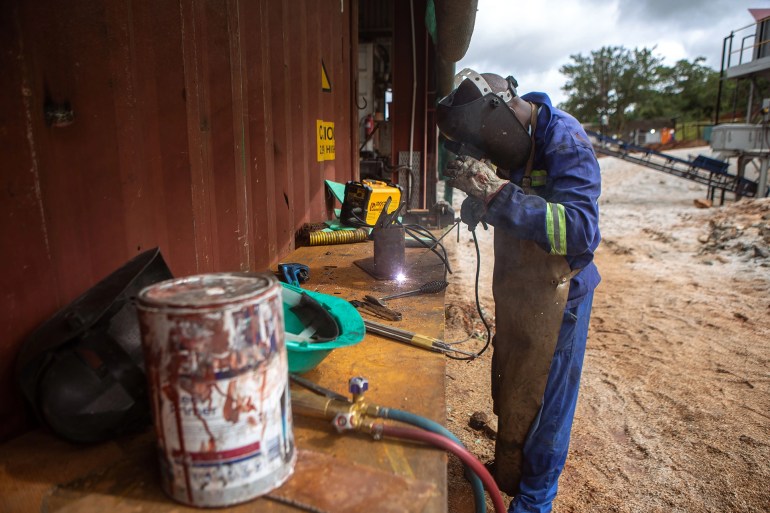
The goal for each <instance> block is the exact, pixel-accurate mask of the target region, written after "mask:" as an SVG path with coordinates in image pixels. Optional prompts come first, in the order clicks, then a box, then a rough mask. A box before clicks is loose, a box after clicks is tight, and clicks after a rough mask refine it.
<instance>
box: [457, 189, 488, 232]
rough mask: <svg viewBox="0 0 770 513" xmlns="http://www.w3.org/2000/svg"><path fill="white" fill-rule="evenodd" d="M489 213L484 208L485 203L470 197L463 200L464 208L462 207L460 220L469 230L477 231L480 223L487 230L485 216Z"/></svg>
mask: <svg viewBox="0 0 770 513" xmlns="http://www.w3.org/2000/svg"><path fill="white" fill-rule="evenodd" d="M486 213H487V209H486V208H485V207H484V202H483V201H481V200H480V199H478V198H474V197H473V196H468V197H467V198H465V199H464V200H463V204H462V206H460V220H461V221H462V222H463V223H465V224H467V225H468V230H469V231H473V230H475V229H476V225H478V224H479V223H481V224H482V226H484V229H485V230H486V229H487V223H486V222H485V221H484V215H485V214H486Z"/></svg>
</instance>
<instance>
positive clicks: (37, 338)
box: [16, 248, 172, 442]
mask: <svg viewBox="0 0 770 513" xmlns="http://www.w3.org/2000/svg"><path fill="white" fill-rule="evenodd" d="M170 278H172V276H171V272H170V271H169V269H168V267H167V266H166V263H165V262H164V260H163V257H162V256H161V254H160V251H159V250H158V249H157V248H155V249H152V250H148V251H145V252H143V253H141V254H140V255H138V256H136V257H134V258H133V259H132V260H130V261H129V262H127V263H126V264H124V265H123V266H122V267H120V268H119V269H117V270H116V271H114V272H113V273H112V274H110V275H109V276H107V277H106V278H104V279H103V280H102V281H100V282H99V283H97V284H96V285H95V286H94V287H92V288H91V289H90V290H88V291H86V292H85V293H84V294H83V295H81V296H80V297H78V298H77V299H75V301H73V302H72V303H71V304H70V305H68V306H66V307H65V308H63V309H61V310H60V311H58V312H57V313H56V314H55V315H54V316H53V317H51V318H50V319H48V320H47V321H45V322H44V323H43V324H41V325H40V326H39V327H38V328H37V329H36V330H35V331H34V332H33V333H32V334H31V335H30V336H29V337H28V338H27V339H26V340H25V341H24V343H23V345H22V348H21V351H20V353H19V356H18V359H17V364H16V378H17V382H18V384H19V385H20V388H21V390H22V393H23V394H24V396H25V397H26V399H27V401H28V402H29V404H30V405H31V406H32V409H33V410H34V412H35V414H36V415H37V417H38V419H39V420H40V421H41V422H42V423H44V424H46V425H47V426H48V427H50V428H51V429H52V430H53V431H54V432H55V433H57V434H58V435H60V436H62V437H63V438H66V439H68V440H70V441H74V442H96V441H101V440H106V439H109V438H112V437H114V436H116V435H119V434H121V433H125V432H129V431H133V430H136V429H139V428H142V427H145V426H148V425H149V424H150V423H151V413H150V412H151V409H150V406H149V401H148V398H147V380H146V377H145V372H144V356H143V353H142V345H141V334H140V332H139V321H138V318H137V314H136V308H135V306H134V302H133V300H134V297H135V296H136V295H137V294H138V293H139V291H140V290H141V289H142V288H144V287H146V286H148V285H151V284H153V283H157V282H159V281H163V280H167V279H170Z"/></svg>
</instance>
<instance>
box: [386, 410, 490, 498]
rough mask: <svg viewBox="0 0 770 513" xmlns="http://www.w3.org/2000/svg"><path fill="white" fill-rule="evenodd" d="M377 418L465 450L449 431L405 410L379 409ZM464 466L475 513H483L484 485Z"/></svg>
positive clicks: (471, 470) (467, 466)
mask: <svg viewBox="0 0 770 513" xmlns="http://www.w3.org/2000/svg"><path fill="white" fill-rule="evenodd" d="M377 416H378V417H380V418H383V419H390V420H397V421H398V422H403V423H405V424H410V425H412V426H415V427H418V428H422V429H425V430H427V431H430V432H431V433H436V434H437V435H441V436H443V437H445V438H449V439H450V440H452V441H453V442H454V443H456V444H457V445H459V446H460V447H462V448H465V446H464V445H463V443H462V442H461V441H460V439H459V438H457V437H456V436H455V435H454V434H453V433H452V432H451V431H449V430H448V429H447V428H445V427H444V426H442V425H441V424H439V423H438V422H434V421H432V420H430V419H428V418H426V417H422V416H420V415H417V414H415V413H412V412H408V411H405V410H398V409H396V408H385V407H382V408H379V409H378V410H377ZM464 465H465V468H466V469H468V470H469V471H470V472H468V473H467V474H466V475H467V477H468V481H469V482H470V484H471V489H472V490H473V498H474V501H475V504H476V513H485V512H486V511H487V501H486V500H485V499H484V485H483V483H482V482H481V478H479V476H478V475H477V474H476V473H475V472H473V468H472V467H470V466H469V465H467V464H464Z"/></svg>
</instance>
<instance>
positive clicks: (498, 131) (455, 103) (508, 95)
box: [436, 68, 532, 171]
mask: <svg viewBox="0 0 770 513" xmlns="http://www.w3.org/2000/svg"><path fill="white" fill-rule="evenodd" d="M485 77H486V78H485ZM493 77H494V78H495V79H496V80H494V82H495V83H496V84H497V83H501V82H502V81H505V83H506V87H504V88H501V87H495V86H493V85H490V84H489V82H488V81H487V78H489V79H490V80H492V79H493ZM516 85H517V84H516V80H515V79H514V78H513V77H508V78H507V79H503V78H502V77H499V76H497V75H492V74H490V73H484V74H483V75H480V74H478V73H476V72H475V71H473V70H471V69H467V68H466V69H464V70H463V71H461V72H460V73H458V74H457V76H456V77H455V89H454V90H453V91H452V92H451V93H449V95H448V96H446V97H445V98H443V99H442V100H441V101H440V102H439V104H438V107H437V109H436V122H437V125H438V128H439V130H440V131H441V133H442V134H443V135H444V136H445V137H446V138H447V139H449V140H450V141H453V142H454V143H456V144H457V145H465V146H470V147H472V148H473V149H474V150H477V151H475V152H474V151H470V152H468V154H469V155H470V156H472V157H475V158H477V159H480V158H485V159H488V160H490V161H491V162H492V163H493V164H494V165H496V166H497V167H499V168H501V169H505V170H509V171H510V170H514V169H518V168H520V167H522V166H523V165H524V164H526V162H527V159H528V158H529V153H530V148H531V146H532V140H531V137H530V135H529V133H527V130H526V129H525V128H524V126H523V125H522V124H521V122H520V121H519V120H518V118H517V117H516V115H515V114H514V113H513V110H511V108H509V107H508V105H507V103H508V102H509V101H510V100H511V99H512V98H513V97H515V96H516ZM455 147H457V146H455ZM455 153H457V152H455ZM473 153H476V154H473Z"/></svg>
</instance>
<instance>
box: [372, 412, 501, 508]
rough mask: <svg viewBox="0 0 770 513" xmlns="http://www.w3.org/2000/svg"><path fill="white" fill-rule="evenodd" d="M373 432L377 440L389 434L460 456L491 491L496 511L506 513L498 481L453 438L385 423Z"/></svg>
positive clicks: (376, 426) (376, 427)
mask: <svg viewBox="0 0 770 513" xmlns="http://www.w3.org/2000/svg"><path fill="white" fill-rule="evenodd" d="M372 433H373V435H374V438H375V440H377V439H379V438H380V437H382V436H389V437H393V438H400V439H404V440H415V441H418V442H423V443H427V444H431V445H434V446H436V447H438V448H440V449H444V450H445V451H449V452H451V453H452V454H454V455H455V456H457V457H458V458H460V461H462V462H463V463H464V464H465V465H467V466H469V467H471V469H472V470H473V472H475V473H476V475H478V476H479V478H480V479H481V481H482V483H484V487H485V488H486V489H487V492H489V496H490V498H491V499H492V504H494V506H495V512H496V513H506V509H505V504H504V503H503V496H502V495H501V493H500V489H499V488H498V487H497V483H495V480H494V479H493V478H492V476H491V475H490V474H489V471H487V469H486V468H485V467H484V465H482V464H481V462H480V461H479V460H478V459H477V458H476V457H475V456H474V455H473V454H471V453H470V452H468V450H467V449H465V448H463V447H462V446H460V445H458V444H456V443H455V442H453V441H452V440H450V439H448V438H445V437H443V436H441V435H438V434H436V433H431V432H430V431H425V430H423V429H417V428H413V427H401V426H393V425H389V424H384V423H377V424H375V425H374V426H372Z"/></svg>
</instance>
